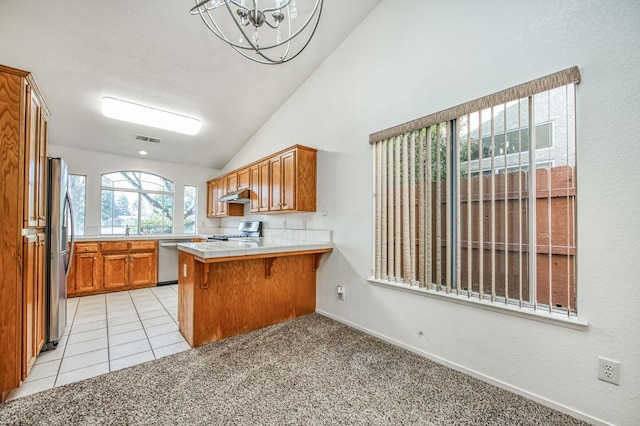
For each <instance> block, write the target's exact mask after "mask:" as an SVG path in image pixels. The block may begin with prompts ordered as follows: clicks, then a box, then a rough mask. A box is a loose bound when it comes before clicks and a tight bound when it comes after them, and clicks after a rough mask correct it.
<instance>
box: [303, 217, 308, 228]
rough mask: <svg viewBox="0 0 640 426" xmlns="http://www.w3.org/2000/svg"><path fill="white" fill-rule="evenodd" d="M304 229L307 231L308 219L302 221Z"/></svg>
mask: <svg viewBox="0 0 640 426" xmlns="http://www.w3.org/2000/svg"><path fill="white" fill-rule="evenodd" d="M302 229H307V219H302Z"/></svg>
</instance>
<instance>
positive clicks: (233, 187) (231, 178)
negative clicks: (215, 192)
mask: <svg viewBox="0 0 640 426" xmlns="http://www.w3.org/2000/svg"><path fill="white" fill-rule="evenodd" d="M224 180H225V181H226V189H227V192H233V191H237V190H238V174H237V173H231V174H230V175H227V176H226V177H225V178H224Z"/></svg>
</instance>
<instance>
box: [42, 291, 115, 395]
mask: <svg viewBox="0 0 640 426" xmlns="http://www.w3.org/2000/svg"><path fill="white" fill-rule="evenodd" d="M82 297H83V296H79V298H80V300H81V298H82ZM87 297H90V296H87ZM80 300H78V304H77V306H76V314H77V309H78V308H79V307H80ZM104 309H105V313H104V319H105V323H106V322H107V300H106V296H105V299H104ZM92 322H93V321H92ZM73 325H75V315H74V320H73V323H72V325H71V328H70V329H69V334H68V335H67V343H66V344H65V347H64V352H63V353H62V358H60V365H59V366H58V374H57V375H56V383H57V381H58V376H59V375H60V374H61V373H60V369H61V368H62V362H63V361H64V357H65V355H66V353H67V346H68V345H69V339H70V338H71V331H72V330H73ZM96 330H98V329H96ZM89 331H95V330H89ZM108 333H109V329H108V327H107V359H108V358H109V352H108V344H109V334H108ZM98 339H101V337H97V338H95V339H89V340H84V341H81V342H78V343H77V344H82V343H85V342H90V341H92V340H98ZM72 344H74V343H72ZM99 350H100V349H95V350H92V351H87V352H82V353H79V354H75V355H69V356H70V357H73V356H81V355H85V354H88V353H91V352H97V351H99ZM98 364H100V363H98ZM98 364H91V365H87V366H84V367H80V368H74V369H71V370H69V371H65V372H64V373H62V374H66V373H71V372H72V371H77V370H81V369H83V368H89V367H93V366H95V365H98ZM71 383H73V382H71ZM54 387H55V383H54Z"/></svg>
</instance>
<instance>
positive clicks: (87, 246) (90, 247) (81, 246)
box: [74, 243, 98, 253]
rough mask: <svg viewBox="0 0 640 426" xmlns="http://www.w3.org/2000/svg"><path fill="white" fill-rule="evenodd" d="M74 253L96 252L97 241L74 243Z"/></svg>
mask: <svg viewBox="0 0 640 426" xmlns="http://www.w3.org/2000/svg"><path fill="white" fill-rule="evenodd" d="M74 248H75V251H76V253H96V252H97V251H98V243H75V246H74Z"/></svg>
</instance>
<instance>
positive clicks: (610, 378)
mask: <svg viewBox="0 0 640 426" xmlns="http://www.w3.org/2000/svg"><path fill="white" fill-rule="evenodd" d="M598 379H600V380H604V381H605V382H609V383H613V384H614V385H620V363H619V362H617V361H612V360H610V359H605V358H598Z"/></svg>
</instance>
